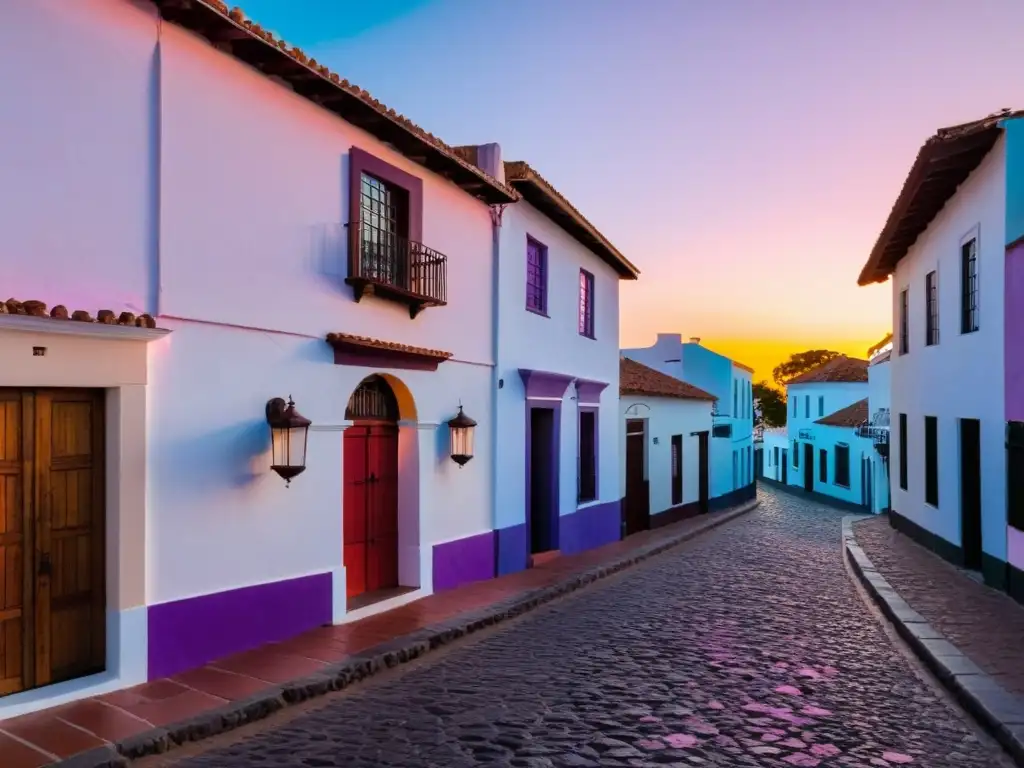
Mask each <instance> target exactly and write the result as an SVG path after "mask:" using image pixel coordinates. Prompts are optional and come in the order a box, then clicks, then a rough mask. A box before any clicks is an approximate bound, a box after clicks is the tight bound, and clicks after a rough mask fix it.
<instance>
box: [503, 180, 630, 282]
mask: <svg viewBox="0 0 1024 768" xmlns="http://www.w3.org/2000/svg"><path fill="white" fill-rule="evenodd" d="M505 181H506V182H507V183H508V184H510V185H511V186H512V188H513V189H515V190H516V191H517V192H519V194H521V195H522V197H523V199H524V200H526V201H527V202H528V203H530V204H531V205H533V206H534V207H535V208H537V209H538V210H540V211H541V212H542V213H543V214H544V215H546V216H547V217H548V218H549V219H551V220H552V221H554V222H555V223H556V224H558V225H559V226H560V227H561V228H562V229H564V230H565V231H566V232H568V233H569V234H570V235H572V236H573V237H574V238H575V239H576V240H577V241H579V242H580V243H581V244H582V245H584V246H586V247H587V248H588V249H590V250H591V251H592V252H594V253H595V254H596V255H597V256H598V257H600V258H601V260H602V261H604V262H605V263H607V264H608V265H610V266H611V267H612V268H613V269H614V270H615V271H616V272H618V274H619V277H620V278H622V279H624V280H636V279H637V278H638V277H639V276H640V270H639V269H638V268H637V267H636V266H635V265H634V264H633V263H632V262H630V261H629V259H627V258H626V257H625V256H623V255H622V253H621V252H620V251H619V249H618V248H616V247H615V246H614V245H612V244H611V242H610V241H609V240H608V238H606V237H605V236H604V235H602V234H601V232H600V231H599V230H598V229H597V227H595V226H594V225H593V224H591V223H590V222H589V221H587V218H586V217H585V216H584V215H583V214H582V213H580V212H579V211H578V210H577V209H576V207H575V206H574V205H573V204H572V203H570V202H569V201H568V200H567V199H566V198H565V197H564V196H563V195H562V194H561V193H560V192H559V191H558V190H557V189H555V188H554V187H553V186H552V185H551V183H550V182H549V181H548V180H547V179H545V178H544V177H543V176H541V175H540V174H539V173H537V171H536V170H534V169H533V168H532V167H530V164H529V163H526V162H524V161H522V160H515V161H509V162H506V163H505Z"/></svg>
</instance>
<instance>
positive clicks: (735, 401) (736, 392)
mask: <svg viewBox="0 0 1024 768" xmlns="http://www.w3.org/2000/svg"><path fill="white" fill-rule="evenodd" d="M739 385H740V383H739V381H738V380H737V379H733V380H732V415H733V417H734V418H737V419H738V418H739V416H740V411H739V397H740V386H739Z"/></svg>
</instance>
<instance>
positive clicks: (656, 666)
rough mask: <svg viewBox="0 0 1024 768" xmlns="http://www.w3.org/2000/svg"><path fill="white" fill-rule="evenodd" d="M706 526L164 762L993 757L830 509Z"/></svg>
mask: <svg viewBox="0 0 1024 768" xmlns="http://www.w3.org/2000/svg"><path fill="white" fill-rule="evenodd" d="M761 499H762V504H761V507H760V508H759V509H758V511H757V512H755V513H754V514H752V515H748V516H745V517H743V518H741V519H739V520H737V521H735V522H733V523H730V524H729V525H727V526H724V527H722V528H721V529H719V530H718V531H715V532H713V533H710V534H707V535H705V536H702V537H700V538H699V539H696V540H694V541H692V542H689V543H687V544H684V545H682V546H681V547H679V548H678V549H674V550H671V551H669V552H667V553H665V554H664V555H662V556H660V557H657V558H653V559H650V560H648V561H646V562H645V563H644V564H642V565H640V566H638V567H636V568H632V569H630V570H628V571H624V572H622V573H621V574H620V575H618V576H616V577H615V578H611V579H606V580H604V581H602V582H599V583H598V584H596V585H594V586H593V587H591V588H590V589H587V590H583V591H580V592H578V593H576V594H575V595H574V596H572V597H571V598H568V599H565V600H560V601H557V602H554V603H551V604H550V605H548V606H546V607H544V608H542V609H540V610H538V611H535V612H533V613H532V614H530V615H529V616H526V617H524V618H523V619H522V620H520V621H517V622H513V623H510V624H508V625H505V626H503V627H500V628H498V629H496V631H494V632H493V633H491V634H488V635H486V636H482V637H479V638H478V639H477V640H475V641H471V642H467V643H464V644H461V645H459V646H456V647H453V648H452V649H450V650H449V651H448V652H446V653H444V654H439V655H437V656H435V657H433V658H429V657H428V658H427V659H425V660H424V661H422V662H420V663H418V664H417V665H412V666H410V667H405V668H402V669H401V670H400V671H398V672H396V674H395V675H393V676H388V677H384V678H381V679H378V680H375V681H370V682H368V683H367V684H365V685H363V686H360V687H358V688H354V689H352V690H350V691H346V692H343V693H340V694H337V695H333V696H330V697H327V698H326V699H325V700H324V702H325V703H324V704H323V706H320V707H318V708H316V709H312V710H310V711H307V712H303V713H301V714H298V715H297V716H295V717H293V718H290V719H287V720H277V719H275V718H271V719H269V720H267V721H264V722H263V723H261V724H260V725H259V727H258V730H257V732H256V733H252V734H246V735H245V736H244V737H241V738H238V737H235V738H234V740H233V737H232V735H231V734H228V735H225V736H223V737H221V738H220V739H218V740H217V743H216V744H215V745H213V748H212V749H210V750H208V751H206V752H205V753H200V754H191V755H187V756H185V755H182V754H181V753H179V756H178V757H175V755H174V753H172V754H171V755H170V756H169V759H168V760H167V761H166V762H163V763H162V764H163V765H176V766H178V768H233V767H235V766H238V767H239V768H241V767H242V766H253V765H259V766H265V767H266V768H276V767H282V768H283V767H284V766H354V767H357V766H402V767H403V768H417V767H418V766H445V767H450V768H461V767H462V766H467V767H468V766H475V765H488V766H495V767H496V768H509V767H511V766H516V768H519V767H521V768H568V767H570V766H575V767H576V768H585V767H586V766H592V767H594V768H598V767H599V766H600V767H602V768H603V767H607V768H615V767H616V766H664V765H670V766H690V767H691V768H692V766H751V767H754V766H768V767H772V766H774V767H775V768H793V767H794V766H796V767H801V766H803V767H805V768H815V767H816V766H821V767H822V768H825V767H826V766H844V767H845V768H868V767H869V766H872V767H874V766H877V767H878V768H885V766H904V765H918V766H927V767H928V768H946V767H947V766H948V767H952V766H957V767H958V768H983V767H984V768H995V766H1000V765H1005V764H1007V763H1006V757H1005V755H1003V754H1002V753H1001V752H1000V751H998V748H997V747H994V746H991V743H990V741H989V740H987V739H980V738H979V737H978V736H976V735H975V733H974V732H973V730H972V726H970V725H968V723H967V722H966V720H965V719H964V718H963V717H962V716H961V714H960V713H959V711H958V710H954V709H952V708H951V706H950V705H948V704H947V703H946V701H945V698H944V697H943V696H942V695H940V694H939V693H937V692H936V690H935V689H934V688H932V687H931V686H930V685H928V684H926V683H924V682H922V680H921V679H920V678H919V677H918V676H917V674H915V672H914V670H913V668H912V667H911V664H910V662H909V661H908V660H907V658H906V657H905V656H904V655H902V653H901V652H900V651H898V650H897V649H896V648H894V646H893V645H892V644H891V643H890V641H889V639H888V637H887V636H886V634H885V632H884V631H883V630H882V628H881V625H880V624H879V622H878V620H877V619H876V618H875V616H874V615H873V613H872V612H871V611H869V609H868V608H867V606H866V605H865V604H864V602H863V601H862V600H861V598H860V596H859V595H858V593H857V591H856V589H855V587H854V585H853V583H852V582H851V580H850V578H849V577H848V575H847V573H846V571H845V568H844V564H843V559H842V558H843V556H842V550H841V546H840V545H841V530H842V529H841V520H842V517H843V514H842V513H841V512H838V511H836V510H833V509H829V508H825V507H822V506H820V505H818V504H816V503H814V502H813V501H809V500H806V499H801V498H796V497H792V496H788V495H785V494H783V493H781V492H777V491H768V492H762V493H761Z"/></svg>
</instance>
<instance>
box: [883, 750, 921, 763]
mask: <svg viewBox="0 0 1024 768" xmlns="http://www.w3.org/2000/svg"><path fill="white" fill-rule="evenodd" d="M882 759H883V760H888V761H889V762H890V763H912V762H914V758H912V757H911V756H910V755H904V754H903V753H902V752H883V753H882Z"/></svg>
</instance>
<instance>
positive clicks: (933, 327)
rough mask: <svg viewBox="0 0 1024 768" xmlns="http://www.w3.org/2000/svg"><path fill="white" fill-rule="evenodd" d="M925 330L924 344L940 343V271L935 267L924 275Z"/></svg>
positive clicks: (929, 345)
mask: <svg viewBox="0 0 1024 768" xmlns="http://www.w3.org/2000/svg"><path fill="white" fill-rule="evenodd" d="M924 307H925V321H924V323H925V325H924V327H925V331H924V344H925V346H926V347H934V346H935V345H936V344H938V343H939V272H938V270H935V269H933V270H932V271H931V272H929V273H928V274H927V275H925V276H924Z"/></svg>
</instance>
